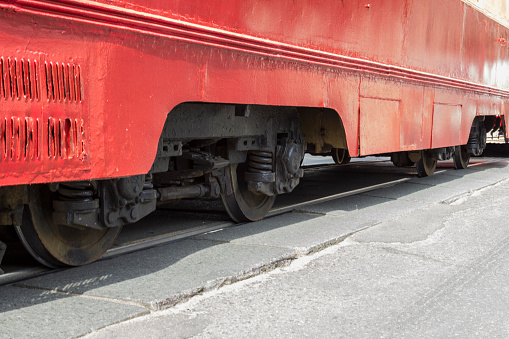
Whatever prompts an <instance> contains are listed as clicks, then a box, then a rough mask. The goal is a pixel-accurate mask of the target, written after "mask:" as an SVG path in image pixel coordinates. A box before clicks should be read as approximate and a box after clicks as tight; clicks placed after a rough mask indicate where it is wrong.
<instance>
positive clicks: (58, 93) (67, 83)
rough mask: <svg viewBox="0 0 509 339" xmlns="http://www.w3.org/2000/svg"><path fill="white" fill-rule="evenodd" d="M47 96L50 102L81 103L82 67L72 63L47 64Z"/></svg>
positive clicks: (45, 67)
mask: <svg viewBox="0 0 509 339" xmlns="http://www.w3.org/2000/svg"><path fill="white" fill-rule="evenodd" d="M44 71H45V76H46V95H47V97H48V99H49V100H55V101H57V100H58V101H60V100H67V101H71V102H81V100H82V97H81V90H82V84H81V67H80V66H79V65H75V64H70V63H67V64H66V63H58V62H57V63H52V62H46V63H45V65H44Z"/></svg>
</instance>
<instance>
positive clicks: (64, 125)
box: [0, 117, 86, 162]
mask: <svg viewBox="0 0 509 339" xmlns="http://www.w3.org/2000/svg"><path fill="white" fill-rule="evenodd" d="M45 124H46V126H44V128H41V122H40V121H39V119H34V118H30V117H26V118H19V117H12V118H6V119H2V120H0V162H2V161H14V162H17V161H34V160H38V159H41V157H45V156H46V155H47V158H48V159H78V160H83V159H85V158H86V147H85V141H86V138H85V126H84V122H83V120H81V119H68V118H67V119H55V118H49V119H47V120H46V121H45ZM42 131H44V132H42ZM43 134H44V135H43Z"/></svg>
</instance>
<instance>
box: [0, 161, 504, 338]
mask: <svg viewBox="0 0 509 339" xmlns="http://www.w3.org/2000/svg"><path fill="white" fill-rule="evenodd" d="M475 162H477V164H474V166H472V167H470V168H468V169H466V170H463V171H454V170H449V171H445V172H443V173H440V174H437V175H434V176H432V177H429V178H417V177H415V176H414V175H413V174H412V173H409V172H405V171H403V172H401V171H399V172H398V169H394V168H393V167H392V166H390V165H388V164H385V165H384V164H377V165H376V166H375V167H373V171H377V172H384V171H387V172H388V173H389V174H388V175H396V174H397V175H399V176H402V177H408V178H410V179H409V180H408V181H407V182H405V183H402V184H399V185H395V186H393V187H390V188H386V189H383V190H377V191H372V192H368V193H364V194H361V195H356V196H353V197H347V198H343V199H339V200H335V201H330V202H326V203H321V204H317V205H314V206H310V207H305V208H302V209H300V210H299V211H296V212H294V213H291V214H287V215H282V216H278V217H275V218H271V219H267V220H263V221H261V222H257V223H251V224H246V225H241V226H238V227H232V228H228V229H224V230H222V231H220V232H215V233H211V234H206V235H201V236H197V237H194V238H192V239H189V240H185V241H181V242H178V243H174V244H170V245H166V246H161V247H159V248H155V249H151V250H146V251H142V252H138V253H133V254H130V255H128V256H124V257H119V258H113V259H110V260H105V261H102V262H98V263H94V264H92V265H89V266H86V267H81V268H76V269H71V270H66V271H63V272H58V273H56V274H51V275H47V276H44V277H40V278H36V279H32V280H29V281H26V282H23V283H18V284H16V285H14V286H4V287H0V300H1V301H2V302H1V303H0V312H2V313H1V315H0V328H1V330H0V337H2V336H3V337H20V336H25V337H26V336H32V337H78V336H82V335H85V337H87V338H105V337H108V338H109V337H112V336H115V337H132V338H134V337H146V338H151V337H177V338H189V337H196V338H219V337H221V338H223V337H226V338H243V337H244V338H253V337H270V338H273V337H285V338H287V337H293V338H301V337H345V338H352V337H365V338H394V337H398V338H406V337H408V338H410V337H411V338H415V337H422V338H429V337H461V338H464V337H476V338H478V337H485V338H497V337H501V338H506V337H508V336H509V320H507V319H508V317H507V313H508V310H507V305H508V301H509V293H507V292H508V291H507V290H508V289H509V284H508V283H507V280H508V279H507V276H508V275H509V271H508V268H509V232H508V230H509V224H508V223H507V211H508V210H509V201H508V199H507V198H506V197H507V195H508V193H509V166H508V161H507V160H505V159H482V158H481V159H476V160H475ZM448 168H450V164H447V163H446V164H444V165H443V167H442V168H441V169H448ZM329 171H334V169H330V170H329ZM394 171H395V172H394ZM391 173H392V174H391ZM394 173H396V174H394ZM363 175H366V176H367V177H366V179H365V180H369V177H370V175H369V171H368V170H364V174H363ZM323 177H326V175H324V176H323ZM320 185H322V186H320ZM324 185H327V182H325V183H324V182H322V183H320V182H316V183H315V189H316V188H317V187H324ZM308 186H309V187H310V189H311V188H312V187H313V185H312V184H309V183H308ZM329 186H330V185H329ZM307 194H309V192H308V193H307Z"/></svg>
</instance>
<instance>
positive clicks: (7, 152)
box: [0, 117, 40, 161]
mask: <svg viewBox="0 0 509 339" xmlns="http://www.w3.org/2000/svg"><path fill="white" fill-rule="evenodd" d="M39 144H40V134H39V121H38V120H37V119H34V118H17V117H13V118H10V119H2V120H0V152H1V155H2V156H1V160H4V161H5V160H12V161H21V160H36V159H39V158H40V152H39Z"/></svg>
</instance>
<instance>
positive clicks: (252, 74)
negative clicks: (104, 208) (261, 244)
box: [0, 0, 509, 185]
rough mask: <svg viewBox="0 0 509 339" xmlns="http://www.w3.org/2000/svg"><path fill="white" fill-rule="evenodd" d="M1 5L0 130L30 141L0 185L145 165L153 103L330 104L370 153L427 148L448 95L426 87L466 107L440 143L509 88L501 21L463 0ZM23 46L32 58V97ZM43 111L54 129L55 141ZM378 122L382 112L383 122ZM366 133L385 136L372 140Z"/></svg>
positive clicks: (457, 139) (497, 103) (160, 118)
mask: <svg viewBox="0 0 509 339" xmlns="http://www.w3.org/2000/svg"><path fill="white" fill-rule="evenodd" d="M0 9H1V11H0V44H1V45H2V49H1V51H2V53H3V54H4V55H0V57H3V58H4V60H8V58H11V59H12V58H17V59H16V60H19V63H18V65H19V66H17V67H20V68H19V72H20V73H19V74H21V75H20V76H16V77H13V76H12V74H14V73H15V72H14V71H13V70H11V67H15V66H10V64H9V67H7V66H6V67H4V68H3V69H2V79H3V82H2V84H0V87H1V88H0V93H3V92H2V91H4V92H5V93H12V94H11V97H6V95H5V94H4V96H2V97H0V126H1V124H2V122H3V124H4V131H5V132H4V134H5V135H6V137H4V138H3V139H2V138H1V137H0V143H1V142H3V143H4V158H5V157H6V155H5V154H7V153H8V152H7V150H6V148H5V147H7V146H5V145H7V143H8V142H11V143H13V144H14V143H16V142H18V141H20V140H21V141H23V146H22V147H21V148H22V149H23V148H24V149H25V150H28V151H27V154H29V156H28V159H24V160H23V161H12V160H11V159H8V160H5V161H2V162H0V170H1V172H2V175H1V176H0V185H10V184H17V183H35V182H46V181H61V180H78V179H87V178H107V177H115V176H126V175H133V174H139V173H145V172H146V171H148V169H149V168H150V166H151V164H152V161H153V160H154V157H155V153H156V149H157V141H158V137H159V133H160V131H161V129H162V126H163V124H164V121H165V118H166V115H167V114H168V113H169V112H170V111H171V109H172V108H173V107H175V106H176V105H177V104H179V103H182V102H186V101H206V102H223V103H249V104H264V105H287V106H306V107H329V108H332V109H335V110H336V111H337V112H338V114H340V116H341V118H342V120H343V123H344V125H345V128H346V134H347V138H348V145H349V148H350V151H351V153H352V154H356V153H357V150H358V149H359V147H360V149H361V151H362V153H363V154H369V153H373V152H375V153H376V152H390V151H398V150H409V149H420V148H427V147H431V145H432V140H431V137H432V135H434V134H433V131H439V130H441V129H442V128H441V127H440V125H437V126H436V127H435V126H434V125H433V124H434V123H435V120H434V118H435V116H434V115H433V114H434V110H433V108H434V106H436V104H435V103H436V102H438V103H448V102H444V101H440V100H438V99H437V98H435V96H442V97H451V96H455V95H456V96H458V98H459V99H458V100H459V101H456V102H453V104H457V105H462V107H463V109H462V110H461V119H460V120H459V121H455V124H456V125H457V129H459V131H460V132H459V134H458V135H456V134H454V137H453V136H451V135H449V137H443V136H442V135H441V136H440V137H439V138H442V137H443V138H445V139H443V140H442V142H441V143H440V144H442V143H443V144H447V145H455V144H460V143H464V141H465V140H464V139H465V136H468V131H467V130H468V128H469V126H468V124H467V123H465V121H469V120H470V121H471V120H472V119H473V116H472V114H488V113H489V114H492V112H496V111H497V110H500V109H501V107H503V106H504V105H505V104H504V103H505V101H506V100H507V98H508V97H509V83H508V81H509V77H508V76H507V71H508V69H507V59H508V53H509V52H508V48H507V47H504V46H501V44H500V43H499V42H497V39H499V38H500V37H503V38H506V39H507V38H509V32H508V29H507V28H505V27H502V26H500V25H499V24H497V23H495V22H494V21H491V20H489V19H487V18H486V17H485V16H483V14H482V13H479V12H477V11H476V10H474V9H473V8H471V7H469V6H467V5H465V4H464V3H463V2H461V1H460V0H452V1H439V0H431V1H415V0H406V1H403V0H402V1H390V0H379V1H376V2H374V3H372V4H371V6H369V8H367V7H365V3H363V2H356V1H334V0H322V1H319V2H317V1H310V0H295V1H278V2H274V1H266V0H251V1H234V0H227V1H221V2H212V1H209V2H203V1H197V0H189V1H177V0H167V1H166V0H165V1H162V0H159V1H143V0H131V1H129V2H127V1H121V0H113V1H112V0H101V1H93V2H91V1H77V0H60V1H49V0H38V1H32V0H18V1H14V0H12V1H0ZM22 60H23V61H22ZM26 60H30V61H31V62H32V61H33V62H37V63H38V66H37V67H38V69H39V70H40V73H39V74H38V76H39V81H35V80H33V81H35V82H33V84H35V85H36V86H40V87H39V90H40V97H37V95H38V94H37V93H39V92H38V91H37V90H36V87H33V86H32V87H30V82H29V81H28V80H27V79H29V78H33V77H34V76H35V75H36V74H35V73H30V74H27V72H26V69H29V68H26V67H33V65H34V64H31V65H30V66H27V63H26ZM50 66H51V67H50ZM62 66H63V68H62ZM23 67H25V71H23ZM16 74H18V73H16ZM9 77H10V78H9ZM76 77H79V79H80V83H81V86H80V89H81V90H78V86H77V85H76V84H77V80H76ZM13 78H14V79H15V80H16V81H15V82H12V81H10V80H9V79H13ZM6 79H7V80H9V81H7V80H6ZM23 79H25V80H23ZM72 79H73V80H72ZM16 82H17V85H16ZM366 84H367V85H366ZM13 85H16V86H14V87H12V88H14V89H13V90H12V89H11V87H9V86H13ZM361 86H364V87H363V89H362V90H361ZM32 91H34V93H35V96H34V94H32ZM20 93H22V94H20ZM394 93H397V97H393V94H394ZM455 93H456V94H455ZM27 94H28V95H27ZM55 95H56V96H55ZM76 95H81V97H80V99H81V100H78V99H77V97H76ZM369 98H373V99H369ZM71 99H72V100H71ZM387 99H389V100H387ZM391 100H400V101H398V102H399V103H398V104H397V107H396V106H395V105H394V104H389V103H387V101H389V102H392V101H391ZM394 102H395V101H394ZM363 103H365V105H363ZM363 106H365V107H364V109H367V110H368V113H367V114H368V115H367V116H366V115H365V117H368V118H369V119H368V120H366V121H363V114H362V113H363ZM393 106H394V107H393ZM359 107H360V114H361V115H360V116H361V121H359ZM377 111H381V112H382V115H378V113H376V112H377ZM474 112H475V113H474ZM465 114H467V115H465ZM453 115H454V114H453ZM456 115H457V114H456ZM467 117H468V118H467ZM18 118H19V119H20V120H19V121H20V124H22V125H23V124H25V125H24V126H26V127H25V129H26V130H32V137H33V138H35V139H34V140H40V141H39V143H38V144H37V145H38V146H37V150H38V152H40V154H41V156H40V159H31V154H32V153H33V152H34V151H33V150H34V149H35V148H34V146H33V145H34V144H33V143H34V141H32V137H30V138H28V139H26V138H24V137H22V134H23V133H24V132H23V131H24V129H23V128H21V129H20V133H21V134H20V136H19V137H14V138H13V137H12V134H13V133H14V134H16V132H13V131H16V129H15V128H14V127H12V126H14V125H15V124H16V123H17V122H16V123H13V122H12V121H17V120H16V119H18ZM371 118H373V119H375V120H373V121H371V120H370V119H371ZM506 118H507V117H506ZM13 119H14V120H13ZM27 119H28V120H27ZM30 119H31V120H30ZM51 119H54V122H55V125H54V126H60V127H58V128H57V127H55V128H54V129H53V130H54V131H56V132H54V133H56V135H58V131H60V135H61V136H62V135H65V137H64V138H63V139H62V137H60V139H58V138H56V139H58V140H59V141H58V143H57V141H55V140H56V139H55V137H54V136H53V135H52V134H51V133H50V132H48V131H50V130H51V128H50V121H53V120H51ZM377 119H378V120H377ZM9 121H10V122H11V129H10V130H9V131H7V127H5V126H7V122H9ZM376 121H393V122H394V125H390V124H388V123H387V124H386V125H385V126H384V129H383V130H382V131H381V130H380V128H377V124H376V123H375V122H376ZM35 122H37V124H36V123H35ZM57 122H58V123H57ZM32 124H35V125H34V126H40V130H38V131H39V132H37V133H39V134H37V133H36V129H32V127H31V126H32ZM440 124H441V123H440ZM16 126H17V125H16ZM52 126H53V125H52ZM359 130H360V133H361V134H360V136H359ZM396 131H399V134H398V138H394V139H393V137H392V133H395V132H396ZM9 133H10V134H11V137H10V138H7V134H9ZM379 135H383V136H386V137H385V138H384V139H382V140H381V141H386V143H380V145H381V146H380V147H378V145H377V146H376V147H375V146H373V141H372V140H377V138H378V136H379ZM79 138H81V139H79ZM78 139H79V140H78ZM359 139H360V140H361V144H360V145H359V144H358V140H359ZM396 139H398V140H396ZM25 140H30V141H26V142H25ZM62 140H63V141H62ZM433 140H436V137H433ZM56 144H58V147H60V149H62V147H63V149H64V152H63V154H64V156H61V155H60V154H61V151H59V152H60V153H59V152H56V151H54V150H53V151H54V153H58V154H59V156H58V157H53V158H52V154H53V153H51V152H50V151H51V150H52V148H51V147H50V145H56ZM370 144H371V145H372V146H370ZM433 144H435V141H433ZM60 145H62V146H60ZM10 147H12V146H10ZM16 147H17V146H16ZM52 147H53V146H52ZM55 147H56V146H55ZM55 147H53V148H55ZM68 149H71V151H70V153H69V151H67V150H68ZM78 149H81V151H80V152H81V153H80V152H78V153H76V150H78ZM11 152H12V151H11ZM71 153H72V154H73V155H75V156H74V157H71V158H70V157H69V156H68V155H69V154H71ZM76 154H78V155H76ZM80 154H81V155H80Z"/></svg>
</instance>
